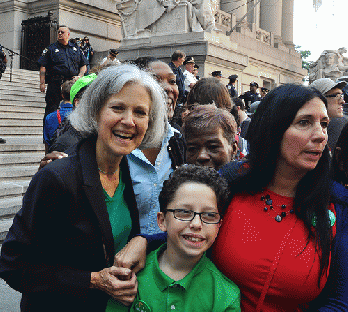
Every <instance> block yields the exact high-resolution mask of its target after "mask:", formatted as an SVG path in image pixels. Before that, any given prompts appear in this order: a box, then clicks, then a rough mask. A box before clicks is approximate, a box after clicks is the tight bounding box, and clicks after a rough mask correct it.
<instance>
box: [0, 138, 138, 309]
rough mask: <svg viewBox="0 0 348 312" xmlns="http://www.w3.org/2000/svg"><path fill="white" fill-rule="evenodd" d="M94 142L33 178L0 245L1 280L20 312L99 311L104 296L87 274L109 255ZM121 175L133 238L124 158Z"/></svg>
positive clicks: (132, 204)
mask: <svg viewBox="0 0 348 312" xmlns="http://www.w3.org/2000/svg"><path fill="white" fill-rule="evenodd" d="M95 140H96V139H95V138H88V139H86V140H83V141H81V142H80V143H79V144H78V145H77V146H76V147H75V148H74V151H73V152H70V153H69V157H67V158H63V159H61V160H58V161H54V162H52V163H50V164H48V165H47V166H45V167H44V168H43V169H41V170H40V171H39V172H38V173H37V174H36V175H35V176H34V177H33V179H32V181H31V183H30V185H29V188H28V190H27V192H26V194H25V196H24V199H23V206H22V209H21V210H20V211H19V212H18V213H17V215H16V216H15V218H14V221H13V225H12V227H11V228H10V230H9V233H8V235H7V237H6V240H5V242H4V244H3V246H2V250H1V258H0V277H1V278H3V279H4V280H6V282H7V283H8V284H9V285H10V286H11V287H12V288H14V289H16V290H18V291H20V292H22V302H21V310H22V311H60V312H61V311H64V312H67V311H74V312H76V311H93V312H96V311H105V307H106V302H107V300H108V296H107V295H106V294H105V293H103V292H102V291H99V290H96V289H90V288H89V284H90V276H91V272H97V271H100V270H102V269H103V268H105V267H109V266H111V265H112V263H113V258H114V254H115V251H114V241H113V236H112V230H111V225H110V222H109V215H108V212H107V207H106V204H105V199H104V194H103V189H102V185H101V182H100V178H99V173H98V166H97V162H96V155H95ZM121 171H122V177H123V180H124V182H125V190H124V197H125V200H126V202H127V204H128V208H129V210H130V213H131V217H132V233H131V236H133V235H135V234H136V233H139V230H140V229H139V217H138V210H137V207H136V201H135V196H134V192H133V189H132V183H131V179H130V175H129V170H128V165H127V161H126V159H125V157H124V158H123V159H122V161H121Z"/></svg>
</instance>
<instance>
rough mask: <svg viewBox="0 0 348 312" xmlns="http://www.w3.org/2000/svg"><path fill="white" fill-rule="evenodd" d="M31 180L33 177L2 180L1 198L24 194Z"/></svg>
mask: <svg viewBox="0 0 348 312" xmlns="http://www.w3.org/2000/svg"><path fill="white" fill-rule="evenodd" d="M30 181H31V179H27V180H22V181H20V180H17V181H16V180H14V181H3V182H0V198H4V197H10V196H11V197H13V196H22V195H24V193H25V192H26V190H27V188H28V186H29V183H30Z"/></svg>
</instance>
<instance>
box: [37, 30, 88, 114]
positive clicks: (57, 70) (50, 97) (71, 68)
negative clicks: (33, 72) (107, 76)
mask: <svg viewBox="0 0 348 312" xmlns="http://www.w3.org/2000/svg"><path fill="white" fill-rule="evenodd" d="M69 38H70V31H69V28H68V27H66V26H59V29H58V41H57V42H55V43H52V44H51V45H50V46H49V47H47V48H46V49H44V50H43V52H42V55H41V56H40V58H39V60H38V61H37V62H38V64H39V66H40V91H41V92H43V93H45V92H46V96H45V100H46V108H45V115H44V120H45V118H46V116H47V115H48V114H50V113H52V112H55V111H56V110H57V109H58V107H59V104H60V102H61V100H62V92H61V85H62V84H63V82H64V81H67V80H71V79H75V80H76V79H78V78H80V77H83V76H84V74H85V72H86V70H87V66H86V65H87V60H86V58H85V57H84V55H83V53H82V51H81V49H79V48H78V47H77V46H76V45H75V44H72V43H71V42H69ZM46 83H47V90H46V85H45V84H46Z"/></svg>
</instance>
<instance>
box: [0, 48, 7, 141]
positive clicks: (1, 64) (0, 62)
mask: <svg viewBox="0 0 348 312" xmlns="http://www.w3.org/2000/svg"><path fill="white" fill-rule="evenodd" d="M6 64H7V58H6V53H5V52H4V49H3V47H2V46H1V44H0V79H1V77H2V74H3V73H4V72H5V70H6ZM5 143H6V140H5V139H3V138H0V144H5Z"/></svg>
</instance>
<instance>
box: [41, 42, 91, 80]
mask: <svg viewBox="0 0 348 312" xmlns="http://www.w3.org/2000/svg"><path fill="white" fill-rule="evenodd" d="M38 64H39V65H40V66H43V67H46V72H47V75H48V76H51V77H54V76H63V77H64V78H66V79H69V78H72V77H73V76H77V75H78V73H79V72H80V68H81V67H82V66H84V65H87V64H88V62H87V60H86V58H85V57H84V55H83V53H82V51H81V49H80V48H78V47H76V46H75V45H74V44H72V43H70V42H69V43H68V44H67V45H66V46H64V45H62V44H60V43H59V42H58V41H57V42H55V43H52V44H51V45H50V46H49V47H48V48H46V49H45V50H44V51H43V52H42V55H41V56H40V58H39V60H38Z"/></svg>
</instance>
